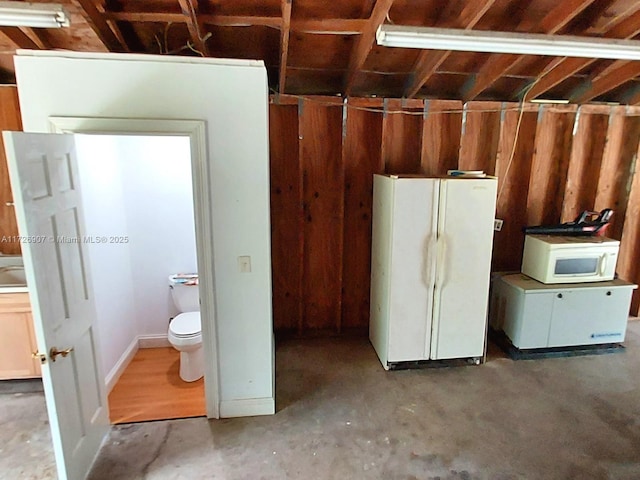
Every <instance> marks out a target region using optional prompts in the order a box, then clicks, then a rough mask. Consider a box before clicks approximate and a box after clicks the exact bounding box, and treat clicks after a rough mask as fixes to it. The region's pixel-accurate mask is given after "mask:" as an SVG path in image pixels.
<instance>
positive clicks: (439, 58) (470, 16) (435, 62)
mask: <svg viewBox="0 0 640 480" xmlns="http://www.w3.org/2000/svg"><path fill="white" fill-rule="evenodd" d="M495 1H496V0H484V1H477V2H470V3H469V4H467V6H466V7H465V8H464V9H463V10H462V12H461V13H460V15H459V17H458V25H454V26H456V27H460V28H464V29H467V30H468V29H471V28H473V27H474V26H475V25H476V23H478V22H479V21H480V19H481V18H482V16H483V15H484V14H485V13H486V12H487V10H489V8H491V6H492V5H493V4H494V3H495ZM450 54H451V52H450V51H442V50H440V51H433V50H424V51H422V52H421V53H420V55H419V56H418V60H417V61H416V64H415V66H414V68H413V73H412V74H411V78H410V83H409V84H408V85H407V88H406V90H405V95H404V96H405V97H407V98H411V97H414V96H415V95H416V94H417V93H418V92H419V91H420V89H421V88H422V86H423V85H424V84H425V83H427V81H428V80H429V79H430V78H431V76H432V75H433V74H434V73H435V72H436V70H437V69H438V67H440V65H442V62H444V61H445V60H446V59H447V57H448V56H449V55H450Z"/></svg>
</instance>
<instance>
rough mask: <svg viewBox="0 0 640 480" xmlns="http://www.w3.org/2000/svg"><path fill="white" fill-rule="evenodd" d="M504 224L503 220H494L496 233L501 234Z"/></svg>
mask: <svg viewBox="0 0 640 480" xmlns="http://www.w3.org/2000/svg"><path fill="white" fill-rule="evenodd" d="M503 223H504V220H501V219H499V218H496V219H494V220H493V229H494V230H495V231H496V232H499V231H500V230H502V224H503Z"/></svg>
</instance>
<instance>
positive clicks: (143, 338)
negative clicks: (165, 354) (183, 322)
mask: <svg viewBox="0 0 640 480" xmlns="http://www.w3.org/2000/svg"><path fill="white" fill-rule="evenodd" d="M170 346H171V344H170V343H169V339H168V338H167V334H164V335H138V347H139V348H160V347H170Z"/></svg>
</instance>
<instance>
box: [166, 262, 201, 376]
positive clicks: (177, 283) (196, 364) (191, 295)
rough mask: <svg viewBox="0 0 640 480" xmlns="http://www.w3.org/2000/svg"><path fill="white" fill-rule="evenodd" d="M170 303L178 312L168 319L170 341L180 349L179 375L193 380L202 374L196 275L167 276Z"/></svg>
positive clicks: (178, 274)
mask: <svg viewBox="0 0 640 480" xmlns="http://www.w3.org/2000/svg"><path fill="white" fill-rule="evenodd" d="M169 288H170V289H171V297H172V298H173V303H174V304H175V306H176V307H177V309H178V311H179V312H181V313H179V314H178V315H176V316H175V317H174V318H173V319H172V320H171V322H169V333H168V335H167V336H168V339H169V343H171V345H172V346H173V348H175V349H176V350H178V351H179V352H180V378H181V379H182V380H184V381H185V382H195V381H196V380H199V379H200V378H202V376H203V375H204V356H203V351H202V328H201V324H200V295H199V288H198V275H197V274H193V273H189V274H184V273H177V274H175V275H170V276H169Z"/></svg>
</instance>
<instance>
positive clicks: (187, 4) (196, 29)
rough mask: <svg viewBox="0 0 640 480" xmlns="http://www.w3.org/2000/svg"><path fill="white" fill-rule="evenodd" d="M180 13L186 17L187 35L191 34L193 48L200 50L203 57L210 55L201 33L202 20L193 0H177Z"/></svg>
mask: <svg viewBox="0 0 640 480" xmlns="http://www.w3.org/2000/svg"><path fill="white" fill-rule="evenodd" d="M178 3H180V8H181V9H182V14H183V15H184V16H185V17H186V18H187V28H188V29H189V35H190V36H191V42H192V43H193V46H194V48H195V49H196V50H197V51H198V52H200V54H201V55H202V56H203V57H209V56H211V55H210V53H209V47H207V40H206V38H204V36H203V35H202V28H201V23H200V22H202V20H199V19H198V15H197V11H196V8H197V5H194V3H193V0H178Z"/></svg>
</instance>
